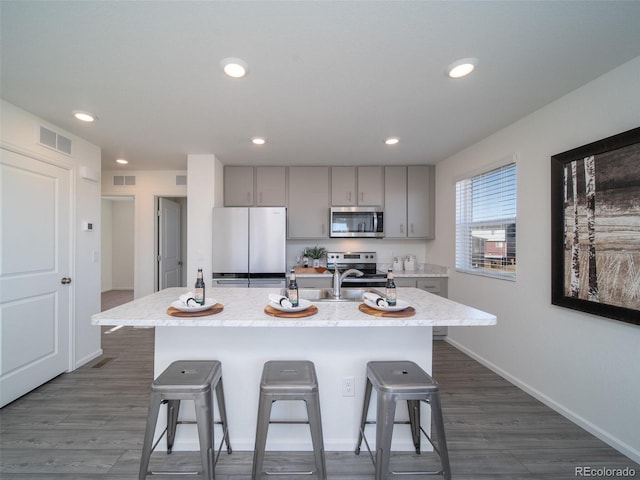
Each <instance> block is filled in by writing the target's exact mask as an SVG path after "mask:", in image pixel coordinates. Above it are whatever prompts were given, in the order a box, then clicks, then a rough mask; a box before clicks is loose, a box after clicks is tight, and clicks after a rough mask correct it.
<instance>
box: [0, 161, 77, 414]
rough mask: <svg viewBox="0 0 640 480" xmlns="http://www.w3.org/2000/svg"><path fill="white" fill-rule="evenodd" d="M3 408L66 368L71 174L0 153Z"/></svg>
mask: <svg viewBox="0 0 640 480" xmlns="http://www.w3.org/2000/svg"><path fill="white" fill-rule="evenodd" d="M0 183H1V189H0V195H1V197H0V198H1V201H2V208H1V210H0V212H1V213H0V216H1V218H0V224H1V231H0V248H1V254H0V261H1V264H0V346H1V352H0V406H3V405H6V404H7V403H9V402H11V401H13V400H15V399H16V398H18V397H20V396H21V395H24V394H25V393H27V392H29V391H30V390H33V389H34V388H36V387H38V386H39V385H42V384H43V383H45V382H47V381H48V380H50V379H52V378H53V377H55V376H57V375H59V374H60V373H62V372H64V371H65V370H67V368H68V365H69V328H70V312H71V309H70V297H71V295H70V290H71V288H70V286H69V282H70V281H71V279H70V278H69V274H70V251H71V250H70V234H69V227H70V207H71V203H70V192H71V190H70V171H69V170H65V169H64V168H60V167H57V166H54V165H51V164H48V163H45V162H42V161H39V160H36V159H33V158H30V157H27V156H25V155H21V154H18V153H14V152H10V151H8V150H5V149H0Z"/></svg>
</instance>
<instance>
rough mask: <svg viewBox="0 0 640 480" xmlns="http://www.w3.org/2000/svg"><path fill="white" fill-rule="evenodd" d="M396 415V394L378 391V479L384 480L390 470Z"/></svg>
mask: <svg viewBox="0 0 640 480" xmlns="http://www.w3.org/2000/svg"><path fill="white" fill-rule="evenodd" d="M395 416H396V399H395V396H394V395H389V394H385V393H384V392H378V407H377V413H376V480H384V479H385V477H386V475H387V472H388V471H389V460H390V458H391V437H392V435H393V422H394V420H395Z"/></svg>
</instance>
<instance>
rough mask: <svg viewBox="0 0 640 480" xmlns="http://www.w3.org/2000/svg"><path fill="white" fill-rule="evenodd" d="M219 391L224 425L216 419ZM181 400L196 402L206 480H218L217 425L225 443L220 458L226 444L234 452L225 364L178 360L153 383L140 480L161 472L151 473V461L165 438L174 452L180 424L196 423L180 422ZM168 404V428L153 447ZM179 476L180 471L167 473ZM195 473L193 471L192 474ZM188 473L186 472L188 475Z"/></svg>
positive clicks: (215, 361) (219, 408)
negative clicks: (163, 408) (162, 411)
mask: <svg viewBox="0 0 640 480" xmlns="http://www.w3.org/2000/svg"><path fill="white" fill-rule="evenodd" d="M214 390H215V393H216V398H217V401H218V410H219V411H220V418H221V420H220V422H214V418H213V391H214ZM181 400H193V402H194V404H195V410H196V421H195V423H196V424H197V426H198V439H199V441H200V458H201V461H202V478H204V479H207V480H214V478H215V471H214V469H215V464H216V461H217V458H218V457H217V456H216V458H215V460H214V457H213V454H214V450H213V448H214V431H213V426H214V423H220V424H221V425H222V441H221V442H220V448H219V449H218V456H219V455H220V450H221V449H222V444H223V442H224V443H226V445H227V452H228V453H231V451H232V450H231V444H230V443H229V429H228V423H227V412H226V408H225V403H224V390H223V388H222V364H221V363H220V362H219V361H217V360H178V361H175V362H173V363H172V364H171V365H169V366H168V367H167V369H166V370H165V371H164V372H162V373H161V374H160V375H159V376H158V378H156V379H155V380H154V381H153V383H152V384H151V399H150V403H149V414H148V416H147V426H146V429H145V434H144V443H143V447H142V459H141V461H140V472H139V475H138V478H139V480H144V479H145V478H146V476H147V474H151V473H160V472H149V471H148V469H149V461H150V459H151V453H152V452H153V451H154V449H155V448H156V446H157V445H158V443H159V442H160V440H161V439H162V436H163V435H164V434H165V433H166V434H167V453H168V454H169V453H171V451H172V449H173V443H174V440H175V435H176V427H177V425H178V424H184V423H194V422H192V421H191V422H190V421H178V413H179V411H180V402H181ZM163 403H166V404H167V427H166V428H165V430H164V431H163V432H162V435H160V438H159V439H158V441H157V442H156V443H155V444H154V445H152V443H153V436H154V433H155V429H156V423H157V421H158V414H159V411H160V405H161V404H163ZM163 473H172V474H179V473H180V472H163ZM188 473H189V474H192V473H193V472H188ZM185 474H186V473H185Z"/></svg>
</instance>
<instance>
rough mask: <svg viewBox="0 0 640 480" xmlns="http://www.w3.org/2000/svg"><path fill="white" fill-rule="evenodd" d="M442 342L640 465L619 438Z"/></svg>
mask: <svg viewBox="0 0 640 480" xmlns="http://www.w3.org/2000/svg"><path fill="white" fill-rule="evenodd" d="M444 340H445V341H446V342H447V343H449V344H451V345H453V346H454V347H455V348H457V349H458V350H460V351H462V352H464V353H465V354H467V355H468V356H470V357H471V358H473V359H474V360H476V361H477V362H478V363H480V364H482V365H484V366H485V367H487V368H488V369H489V370H492V371H493V372H495V373H496V374H498V375H500V376H501V377H502V378H504V379H506V380H508V381H509V382H511V383H512V384H514V385H515V386H516V387H518V388H520V389H521V390H524V391H525V392H526V393H528V394H529V395H531V396H532V397H534V398H535V399H537V400H539V401H541V402H542V403H544V404H545V405H546V406H547V407H549V408H551V409H552V410H555V411H556V412H558V413H559V414H560V415H562V416H563V417H565V418H567V419H569V420H571V421H572V422H573V423H575V424H576V425H578V426H580V427H582V428H584V429H585V430H586V431H587V432H589V433H591V434H592V435H594V436H595V437H597V438H599V439H600V440H602V441H603V442H605V443H606V444H608V445H610V446H611V447H612V448H615V449H616V450H617V451H619V452H620V453H622V454H623V455H626V456H627V457H629V458H630V459H631V460H633V461H634V462H636V463H640V450H638V449H637V448H634V447H633V446H631V445H629V444H627V443H625V442H623V441H621V440H620V439H619V438H616V437H614V436H612V435H611V434H610V433H609V432H607V431H605V430H603V429H602V428H600V427H598V426H597V425H595V424H593V423H592V422H590V421H589V420H587V419H586V418H584V417H582V416H580V415H578V414H577V413H575V412H574V411H572V410H571V409H570V408H568V407H566V406H565V405H562V404H560V403H558V402H556V401H555V400H554V399H552V398H551V397H549V396H547V395H545V394H544V393H542V392H540V391H539V390H537V389H535V388H533V387H531V386H530V385H528V384H527V383H525V382H523V381H521V380H520V379H519V378H516V377H514V376H513V375H511V374H510V373H509V372H507V371H505V370H503V369H502V368H500V367H498V366H497V365H495V364H494V363H492V362H490V361H489V360H487V359H486V358H484V357H482V356H480V355H478V354H476V353H475V352H473V351H472V350H469V349H468V348H466V347H465V346H464V345H461V344H459V343H458V342H456V341H455V340H453V339H451V337H446V338H445V339H444Z"/></svg>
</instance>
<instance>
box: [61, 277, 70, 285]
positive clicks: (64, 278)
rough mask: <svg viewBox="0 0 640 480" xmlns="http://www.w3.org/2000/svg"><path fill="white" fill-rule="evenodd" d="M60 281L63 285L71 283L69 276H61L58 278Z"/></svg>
mask: <svg viewBox="0 0 640 480" xmlns="http://www.w3.org/2000/svg"><path fill="white" fill-rule="evenodd" d="M60 283H61V284H63V285H68V284H70V283H71V278H70V277H62V280H60Z"/></svg>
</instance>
